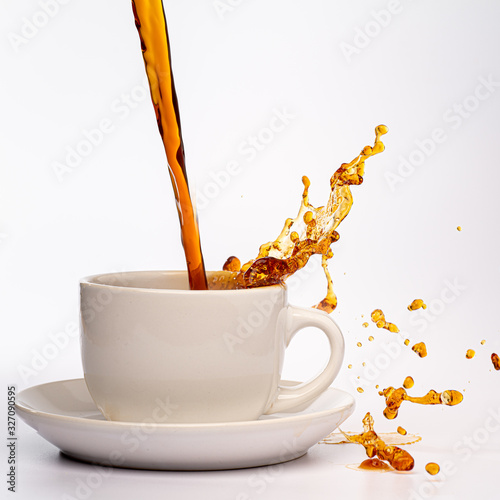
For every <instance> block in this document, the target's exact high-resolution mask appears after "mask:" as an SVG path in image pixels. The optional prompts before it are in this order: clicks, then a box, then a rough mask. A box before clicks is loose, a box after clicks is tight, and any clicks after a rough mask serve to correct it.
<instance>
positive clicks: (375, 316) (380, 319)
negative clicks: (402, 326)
mask: <svg viewBox="0 0 500 500" xmlns="http://www.w3.org/2000/svg"><path fill="white" fill-rule="evenodd" d="M371 318H372V321H373V322H374V323H375V324H376V325H377V328H385V329H386V330H389V331H390V332H391V333H398V332H399V328H398V327H397V326H396V325H395V324H394V323H389V322H387V321H386V320H385V315H384V313H383V312H382V309H375V310H374V311H373V312H372V314H371Z"/></svg>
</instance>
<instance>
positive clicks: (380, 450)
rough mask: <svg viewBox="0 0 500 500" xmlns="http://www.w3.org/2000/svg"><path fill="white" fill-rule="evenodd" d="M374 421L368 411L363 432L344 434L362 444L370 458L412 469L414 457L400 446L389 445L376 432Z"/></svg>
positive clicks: (408, 469)
mask: <svg viewBox="0 0 500 500" xmlns="http://www.w3.org/2000/svg"><path fill="white" fill-rule="evenodd" d="M373 423H374V422H373V417H372V416H371V414H370V412H368V413H367V414H366V415H365V417H364V418H363V432H362V433H361V434H354V435H350V436H349V435H346V434H344V436H345V437H346V439H348V440H349V442H351V443H358V444H361V445H362V446H363V447H364V448H365V451H366V454H367V455H368V457H369V458H374V457H377V458H378V459H380V460H383V461H386V462H389V464H390V465H391V466H392V467H393V468H394V469H396V470H397V471H410V470H412V469H413V467H414V465H415V461H414V460H413V457H412V456H411V455H410V454H409V453H408V452H407V451H406V450H403V449H402V448H399V446H391V445H387V444H386V443H385V442H384V441H383V440H382V439H380V437H379V436H378V435H377V433H376V432H375V430H374V428H373Z"/></svg>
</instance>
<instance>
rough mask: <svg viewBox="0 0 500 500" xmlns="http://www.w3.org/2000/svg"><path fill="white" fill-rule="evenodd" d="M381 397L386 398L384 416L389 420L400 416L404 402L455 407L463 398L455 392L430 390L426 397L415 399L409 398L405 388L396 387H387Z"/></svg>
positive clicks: (381, 392) (380, 393)
mask: <svg viewBox="0 0 500 500" xmlns="http://www.w3.org/2000/svg"><path fill="white" fill-rule="evenodd" d="M379 395H380V396H384V397H385V405H386V408H385V409H384V416H385V417H386V418H388V419H389V420H393V419H395V418H396V417H397V416H398V412H399V408H400V406H401V404H402V403H403V401H409V402H410V403H417V404H421V405H447V406H455V405H457V404H459V403H461V402H462V400H463V396H462V394H461V393H460V392H458V391H455V390H447V391H443V392H436V391H434V390H430V391H429V392H428V393H427V394H425V396H421V397H413V396H409V395H408V394H407V392H406V390H405V389H404V388H403V387H400V388H398V389H395V388H394V387H387V388H386V389H383V390H382V391H380V392H379Z"/></svg>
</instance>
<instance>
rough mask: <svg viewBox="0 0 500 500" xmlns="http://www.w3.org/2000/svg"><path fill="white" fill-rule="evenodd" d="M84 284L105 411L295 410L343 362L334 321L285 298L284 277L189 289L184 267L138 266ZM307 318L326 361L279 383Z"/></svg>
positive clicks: (110, 415)
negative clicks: (318, 333) (303, 377)
mask: <svg viewBox="0 0 500 500" xmlns="http://www.w3.org/2000/svg"><path fill="white" fill-rule="evenodd" d="M209 274H210V276H211V275H213V274H214V273H209ZM227 274H228V273H225V274H224V273H217V275H218V276H219V277H224V276H227ZM210 276H209V277H210ZM80 287H81V334H82V337H81V338H82V360H83V369H84V377H85V381H86V383H87V386H88V389H89V392H90V394H91V395H92V398H93V399H94V401H95V402H96V404H97V407H98V408H99V410H101V412H102V413H103V415H104V416H105V417H106V418H107V419H109V420H114V421H125V422H144V421H148V422H155V423H166V422H183V423H187V422H222V421H226V422H234V421H244V420H252V419H256V418H258V417H259V416H261V415H262V414H265V413H274V412H283V411H295V410H296V408H298V407H300V406H301V405H303V404H305V403H309V402H311V401H312V400H314V399H315V398H317V397H318V396H319V395H320V394H321V393H322V392H323V391H324V390H325V389H326V388H327V387H329V386H330V385H331V383H332V382H333V380H334V378H335V377H336V375H337V373H338V371H339V369H340V367H341V364H342V359H343V354H344V339H343V337H342V333H341V331H340V329H339V327H338V326H337V325H336V323H335V322H334V321H333V320H332V319H331V318H330V317H329V316H328V315H327V314H326V313H324V312H322V311H318V310H315V309H312V308H308V309H303V308H297V307H293V306H290V305H288V302H287V290H286V287H285V286H277V285H276V286H268V287H261V288H254V289H245V290H208V291H198V290H194V291H192V290H189V288H188V279H187V273H186V272H182V271H144V272H142V271H141V272H126V273H115V274H106V275H98V276H93V277H90V278H86V279H84V280H82V281H81V285H80ZM310 326H313V327H316V328H319V329H321V330H322V331H323V332H324V333H325V335H326V336H327V337H328V340H329V343H330V347H331V355H330V358H329V361H328V363H327V366H326V367H325V368H324V369H323V371H322V372H321V373H320V374H319V375H318V376H317V377H315V378H314V379H312V380H310V381H308V382H306V383H303V384H300V385H298V386H297V387H293V388H287V387H283V385H280V377H281V370H282V366H283V360H284V355H285V349H286V347H287V346H288V344H289V343H290V341H291V339H292V338H293V336H294V335H295V334H296V333H297V332H298V331H299V330H301V329H303V328H306V327H310ZM318 368H319V366H318Z"/></svg>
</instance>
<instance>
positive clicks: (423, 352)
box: [412, 342, 427, 358]
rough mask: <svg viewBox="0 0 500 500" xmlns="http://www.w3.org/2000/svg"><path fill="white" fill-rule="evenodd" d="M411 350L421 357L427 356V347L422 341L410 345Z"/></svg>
mask: <svg viewBox="0 0 500 500" xmlns="http://www.w3.org/2000/svg"><path fill="white" fill-rule="evenodd" d="M412 350H413V351H414V352H416V353H417V354H418V355H419V356H420V357H421V358H425V357H426V356H427V347H426V346H425V344H424V343H423V342H419V343H418V344H415V345H414V346H413V347H412Z"/></svg>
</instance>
